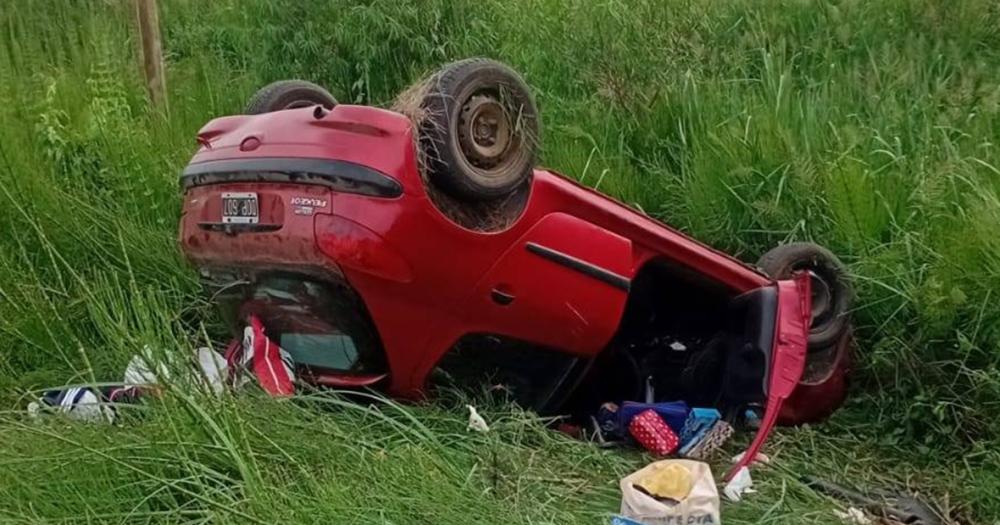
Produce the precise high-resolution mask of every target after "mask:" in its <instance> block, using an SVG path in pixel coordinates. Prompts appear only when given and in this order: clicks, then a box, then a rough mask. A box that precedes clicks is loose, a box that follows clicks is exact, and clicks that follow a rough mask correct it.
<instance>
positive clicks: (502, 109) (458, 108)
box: [419, 58, 539, 201]
mask: <svg viewBox="0 0 1000 525" xmlns="http://www.w3.org/2000/svg"><path fill="white" fill-rule="evenodd" d="M420 107H421V109H422V114H423V119H422V121H421V122H420V126H419V132H420V147H421V150H422V151H421V153H422V157H423V160H424V163H425V169H426V171H427V175H428V178H429V179H430V181H431V183H432V184H434V185H435V186H436V187H437V188H439V189H441V190H442V191H444V192H446V193H448V194H449V195H451V196H453V197H455V198H458V199H460V200H471V201H484V200H491V199H496V198H499V197H502V196H505V195H508V194H510V193H511V192H512V191H514V190H515V189H517V188H518V187H519V186H520V185H521V184H523V183H524V182H525V181H527V180H528V179H529V178H530V176H531V170H532V168H534V166H535V160H536V158H537V149H538V133H539V122H538V120H539V119H538V110H537V108H536V107H535V102H534V100H533V99H532V97H531V93H530V91H529V89H528V86H527V85H526V84H525V83H524V80H522V79H521V77H520V76H519V75H518V74H517V73H516V72H514V71H513V70H512V69H510V68H509V67H507V66H505V65H503V64H501V63H499V62H495V61H493V60H488V59H484V58H471V59H467V60H461V61H458V62H453V63H451V64H448V65H446V66H444V67H443V68H441V70H440V71H438V72H437V73H436V74H434V75H433V76H432V77H431V78H430V80H429V83H428V85H427V88H426V91H425V92H424V95H423V98H422V100H421V103H420Z"/></svg>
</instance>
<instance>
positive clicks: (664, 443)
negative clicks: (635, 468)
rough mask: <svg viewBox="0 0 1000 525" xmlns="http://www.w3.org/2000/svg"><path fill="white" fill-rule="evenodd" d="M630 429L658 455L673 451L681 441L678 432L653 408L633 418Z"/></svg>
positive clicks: (635, 436)
mask: <svg viewBox="0 0 1000 525" xmlns="http://www.w3.org/2000/svg"><path fill="white" fill-rule="evenodd" d="M628 431H629V433H630V434H632V437H634V438H635V440H636V441H638V442H639V444H641V445H642V446H643V448H645V449H646V450H648V451H650V452H652V453H654V454H656V455H658V456H666V455H667V454H670V453H672V452H673V451H675V450H677V445H678V444H679V443H680V440H679V439H678V438H677V434H675V433H674V431H673V430H670V427H669V426H668V425H667V423H666V421H663V418H662V417H660V415H659V414H657V413H656V412H655V411H653V409H649V410H645V411H643V412H640V413H639V414H638V415H637V416H635V417H634V418H632V421H630V422H629V424H628Z"/></svg>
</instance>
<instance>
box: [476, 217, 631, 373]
mask: <svg viewBox="0 0 1000 525" xmlns="http://www.w3.org/2000/svg"><path fill="white" fill-rule="evenodd" d="M632 273H633V270H632V243H631V241H629V240H628V239H626V238H624V237H622V236H620V235H617V234H615V233H612V232H610V231H608V230H606V229H603V228H600V227H598V226H596V225H594V224H592V223H590V222H587V221H584V220H581V219H579V218H577V217H574V216H572V215H569V214H566V213H552V214H549V215H546V216H545V217H543V218H542V219H541V220H539V221H538V222H537V223H536V224H535V225H534V226H533V227H532V228H531V229H529V230H528V231H527V232H526V233H525V234H524V235H522V236H521V237H520V238H519V239H517V240H516V241H515V242H514V243H513V244H512V245H511V246H510V247H509V248H508V249H507V251H506V252H505V253H504V254H503V255H502V256H501V257H500V258H499V259H498V260H497V262H496V263H495V264H494V265H493V267H492V268H491V269H490V270H489V271H488V272H487V273H486V274H485V276H484V278H483V279H482V280H481V281H480V282H479V283H478V284H477V285H476V287H475V289H474V292H473V296H472V298H471V300H470V302H469V304H468V305H467V308H465V309H464V311H465V315H467V317H468V322H469V324H470V325H471V326H475V327H476V328H477V329H478V330H479V331H481V332H485V333H495V334H500V335H505V336H509V337H514V338H517V339H520V340H524V341H528V342H532V343H535V344H538V345H542V346H548V347H551V348H555V349H561V350H565V351H570V352H573V353H578V354H584V355H592V354H596V353H597V352H599V351H600V350H601V349H602V348H604V346H605V345H606V344H607V343H608V341H609V340H610V339H611V337H612V336H613V335H614V333H615V331H616V330H617V328H618V324H619V321H620V320H621V317H622V313H623V311H624V308H625V300H626V298H627V297H628V291H629V286H630V282H631V281H630V279H631V276H632Z"/></svg>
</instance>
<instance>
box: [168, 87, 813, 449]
mask: <svg viewBox="0 0 1000 525" xmlns="http://www.w3.org/2000/svg"><path fill="white" fill-rule="evenodd" d="M198 143H199V145H200V147H199V149H198V151H197V153H196V154H195V156H194V158H193V159H192V161H191V163H190V165H189V166H188V167H187V169H186V170H185V173H184V175H183V181H184V186H185V198H184V209H183V217H182V221H181V227H180V243H181V245H182V248H183V250H184V252H185V253H186V255H187V257H188V258H189V259H190V260H191V261H192V262H193V263H194V264H195V265H196V266H197V267H199V268H200V269H202V271H203V272H204V273H206V274H209V273H211V272H213V271H215V270H216V269H231V268H238V269H239V270H240V271H241V272H249V273H251V274H252V273H256V272H260V273H263V272H282V273H285V274H292V275H308V276H310V278H311V279H317V280H319V281H326V280H332V279H341V280H343V281H346V283H347V284H348V285H349V286H350V288H352V289H353V290H355V291H356V292H357V295H358V296H359V297H360V298H361V300H362V302H363V305H364V308H365V309H366V310H367V315H368V316H370V319H371V322H372V323H373V325H374V327H375V330H376V331H377V338H378V341H379V346H380V348H381V350H382V351H383V352H384V359H385V364H386V365H387V368H386V369H385V370H384V371H378V370H376V371H375V372H377V373H373V372H371V371H369V372H367V373H363V374H355V373H349V372H342V373H317V374H312V375H310V376H309V377H312V378H314V379H315V380H316V381H317V382H320V383H323V384H332V385H339V386H357V385H367V384H372V383H374V382H377V381H380V380H381V381H383V382H384V383H385V389H386V390H387V392H388V393H389V394H391V395H394V396H399V397H403V398H411V399H413V398H418V397H420V396H421V395H423V393H424V392H425V388H426V387H427V384H428V378H429V376H430V375H431V372H432V370H433V369H434V368H435V366H436V365H437V364H438V363H439V361H441V359H442V358H443V356H444V355H445V354H446V353H447V352H448V351H449V349H450V348H452V347H453V345H454V344H455V343H456V341H459V340H460V339H461V338H463V337H464V336H466V335H468V334H476V333H489V334H497V335H501V336H505V337H510V338H513V339H516V340H519V341H524V342H528V343H531V344H533V345H537V346H539V347H544V348H550V349H556V350H557V351H558V352H561V353H565V354H567V355H571V356H573V357H574V358H575V359H578V360H580V361H583V362H589V363H592V362H593V361H594V360H595V358H597V357H598V356H599V355H600V354H601V352H602V351H604V350H605V349H606V348H607V347H608V346H609V344H610V343H611V342H612V341H613V340H614V338H615V336H616V333H617V332H618V331H619V330H620V328H621V326H622V320H623V316H624V315H625V312H626V305H627V303H628V300H629V297H630V293H632V292H633V289H634V283H635V280H636V278H637V276H638V275H639V274H640V272H642V271H643V269H644V268H645V267H647V266H648V265H650V264H651V263H653V262H657V261H659V262H665V263H666V264H669V265H670V266H671V267H674V268H679V269H681V270H679V271H683V272H686V273H691V274H696V276H697V279H698V280H699V282H702V281H704V282H709V283H711V284H712V286H713V287H715V288H718V289H720V290H725V292H724V293H726V294H731V295H732V296H738V295H740V294H744V293H747V292H752V291H754V290H761V289H772V290H775V291H776V294H775V296H776V298H777V301H776V305H777V306H776V307H773V308H774V316H775V322H774V328H773V332H774V333H773V334H767V337H768V340H769V341H771V343H772V344H771V347H770V348H769V349H768V350H769V352H770V355H769V356H766V358H765V359H766V361H767V370H766V372H765V379H764V380H765V382H766V386H765V387H764V390H766V395H767V403H766V404H767V411H766V414H767V415H766V418H767V419H769V420H770V423H773V420H774V419H775V418H776V417H777V414H778V412H779V410H780V408H781V404H782V402H783V400H784V399H786V398H788V397H789V396H790V395H791V394H792V392H793V390H794V388H795V386H796V385H797V384H798V382H799V378H800V376H801V374H802V370H803V363H804V361H805V357H806V337H807V330H808V323H809V308H810V305H809V301H808V300H806V299H807V298H808V297H809V291H808V288H809V281H808V279H807V278H801V279H795V280H790V281H781V282H775V281H773V280H772V279H770V278H769V277H767V276H765V275H763V274H762V273H760V272H759V271H757V270H756V269H754V268H752V267H750V266H748V265H746V264H744V263H742V262H740V261H738V260H736V259H734V258H732V257H730V256H728V255H726V254H724V253H721V252H719V251H717V250H714V249H712V248H710V247H708V246H706V245H704V244H702V243H699V242H697V241H695V240H693V239H691V238H690V237H688V236H686V235H684V234H682V233H680V232H678V231H676V230H674V229H672V228H670V227H668V226H666V225H664V224H662V223H660V222H657V221H655V220H653V219H651V218H649V217H647V216H645V215H642V214H640V213H638V212H636V211H634V210H632V209H630V208H628V207H626V206H624V205H622V204H620V203H618V202H615V201H613V200H612V199H609V198H608V197H606V196H604V195H602V194H600V193H597V192H595V191H593V190H590V189H588V188H585V187H583V186H581V185H579V184H577V183H575V182H573V181H571V180H569V179H567V178H565V177H563V176H560V175H558V174H556V173H554V172H552V171H548V170H544V169H537V170H535V171H534V173H533V177H532V182H531V186H530V193H529V195H528V197H527V203H526V205H525V206H524V208H523V211H521V212H520V215H519V217H517V219H516V220H514V221H513V222H512V224H510V225H509V226H508V227H506V228H505V229H503V230H502V231H491V232H480V231H473V230H470V229H467V228H465V227H463V226H460V225H459V224H457V223H456V222H454V221H452V220H451V219H449V217H448V216H446V215H445V214H444V213H442V211H440V210H439V209H438V207H437V206H435V204H434V203H433V202H432V200H431V199H430V197H429V195H428V190H427V185H426V184H425V183H424V181H423V180H422V178H421V172H420V169H419V166H418V159H417V153H416V148H415V142H414V131H413V126H412V124H411V122H410V121H409V120H408V119H407V118H406V117H404V116H402V115H400V114H397V113H394V112H391V111H386V110H382V109H376V108H371V107H362V106H350V105H338V106H336V107H335V108H333V110H332V111H330V112H329V113H328V114H327V113H325V112H315V113H314V111H313V109H311V108H303V109H292V110H285V111H277V112H272V113H266V114H261V115H252V116H249V115H248V116H229V117H222V118H217V119H215V120H212V121H211V122H209V123H208V124H207V125H205V126H204V127H203V128H202V129H201V130H200V131H199V133H198ZM320 165H322V166H325V167H323V168H315V166H320ZM318 169H321V170H325V173H326V178H325V179H322V180H320V179H318V178H317V176H316V175H315V173H314V170H318ZM337 170H345V171H344V173H346V175H343V176H341V175H338V174H337ZM348 172H349V173H348ZM272 174H278V175H277V176H273V177H272V176H270V175H272ZM359 188H360V190H359ZM345 189H346V191H345ZM223 193H226V194H255V195H256V197H255V198H256V199H257V204H256V205H257V206H259V210H257V211H258V215H259V216H258V217H257V219H256V222H255V223H253V224H231V223H226V222H224V221H223V215H224V214H223V199H222V198H221V195H222V194H223ZM663 293H665V294H669V293H670V290H664V291H663ZM769 330H770V328H769ZM772 335H773V337H772ZM765 427H767V428H769V427H770V424H766V425H765ZM764 435H766V429H764V430H763V431H762V432H761V435H759V436H758V437H759V439H760V440H762V439H763V437H764ZM756 446H759V443H758V444H756ZM750 457H753V455H752V454H751V455H750Z"/></svg>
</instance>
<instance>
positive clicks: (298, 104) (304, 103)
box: [281, 99, 323, 109]
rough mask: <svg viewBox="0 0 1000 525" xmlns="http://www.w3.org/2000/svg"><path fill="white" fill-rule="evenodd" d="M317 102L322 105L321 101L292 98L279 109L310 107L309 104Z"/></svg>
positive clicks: (313, 104)
mask: <svg viewBox="0 0 1000 525" xmlns="http://www.w3.org/2000/svg"><path fill="white" fill-rule="evenodd" d="M317 104H319V105H321V106H322V105H323V104H322V103H320V102H316V101H314V100H308V99H298V100H293V101H291V102H289V103H288V104H285V107H283V108H281V109H298V108H308V107H311V106H315V105H317Z"/></svg>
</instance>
